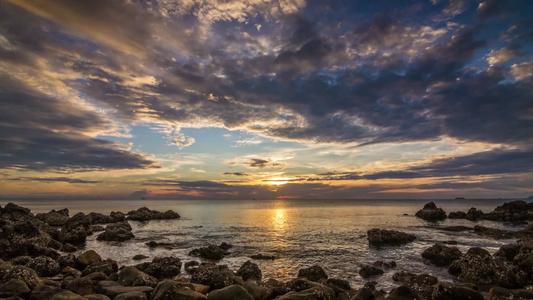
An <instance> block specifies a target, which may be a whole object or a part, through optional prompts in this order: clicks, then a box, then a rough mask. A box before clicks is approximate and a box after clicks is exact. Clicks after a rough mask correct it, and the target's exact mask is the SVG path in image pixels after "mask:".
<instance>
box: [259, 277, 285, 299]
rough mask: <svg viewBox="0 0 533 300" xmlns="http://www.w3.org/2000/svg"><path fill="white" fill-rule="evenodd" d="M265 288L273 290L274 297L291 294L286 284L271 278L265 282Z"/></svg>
mask: <svg viewBox="0 0 533 300" xmlns="http://www.w3.org/2000/svg"><path fill="white" fill-rule="evenodd" d="M264 285H265V287H267V288H268V289H270V290H272V297H276V296H281V295H285V294H286V293H288V292H289V288H288V287H287V284H285V283H284V282H281V281H279V280H276V279H273V278H270V279H268V280H267V281H265V282H264Z"/></svg>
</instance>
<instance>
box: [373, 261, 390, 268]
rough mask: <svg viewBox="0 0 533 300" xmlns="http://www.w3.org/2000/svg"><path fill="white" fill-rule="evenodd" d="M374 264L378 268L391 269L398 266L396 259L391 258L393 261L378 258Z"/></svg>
mask: <svg viewBox="0 0 533 300" xmlns="http://www.w3.org/2000/svg"><path fill="white" fill-rule="evenodd" d="M372 266H374V267H377V268H387V269H391V268H394V267H396V262H395V261H394V260H391V261H382V260H378V261H375V262H374V263H373V264H372Z"/></svg>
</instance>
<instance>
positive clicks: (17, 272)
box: [2, 266, 44, 289]
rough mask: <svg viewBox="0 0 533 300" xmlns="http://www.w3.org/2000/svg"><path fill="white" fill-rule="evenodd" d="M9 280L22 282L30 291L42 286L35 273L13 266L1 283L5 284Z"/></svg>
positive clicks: (25, 268)
mask: <svg viewBox="0 0 533 300" xmlns="http://www.w3.org/2000/svg"><path fill="white" fill-rule="evenodd" d="M11 279H20V280H22V281H24V283H26V285H27V286H28V287H29V288H30V289H33V288H35V287H36V286H38V285H43V284H44V283H43V281H42V280H41V278H39V275H37V272H35V271H34V270H32V269H30V268H28V267H25V266H13V268H12V269H11V270H10V271H9V273H7V274H6V275H5V276H4V278H3V279H2V282H7V281H9V280H11Z"/></svg>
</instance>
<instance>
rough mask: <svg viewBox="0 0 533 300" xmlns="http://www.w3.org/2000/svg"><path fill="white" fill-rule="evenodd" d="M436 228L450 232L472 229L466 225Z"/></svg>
mask: <svg viewBox="0 0 533 300" xmlns="http://www.w3.org/2000/svg"><path fill="white" fill-rule="evenodd" d="M438 229H440V230H444V231H451V232H460V231H470V230H474V228H473V227H468V226H445V227H438Z"/></svg>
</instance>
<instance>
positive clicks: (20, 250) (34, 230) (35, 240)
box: [0, 211, 59, 259]
mask: <svg viewBox="0 0 533 300" xmlns="http://www.w3.org/2000/svg"><path fill="white" fill-rule="evenodd" d="M14 213H15V214H19V213H22V212H20V211H16V212H14ZM5 214H6V213H3V214H2V218H3V217H4V215H5ZM9 216H11V215H9ZM46 226H48V225H47V224H44V223H42V222H41V221H39V220H37V219H36V218H35V217H33V216H31V215H27V217H26V218H25V219H15V220H14V223H12V224H6V225H3V226H2V227H1V229H0V249H2V251H0V258H2V259H11V258H14V257H17V256H24V255H28V256H32V257H34V256H39V255H47V256H50V257H57V256H59V254H58V253H57V252H55V251H54V250H53V249H51V248H50V247H48V243H49V242H50V240H51V239H52V237H51V236H50V234H48V233H47V232H45V231H43V230H41V228H44V227H46Z"/></svg>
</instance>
